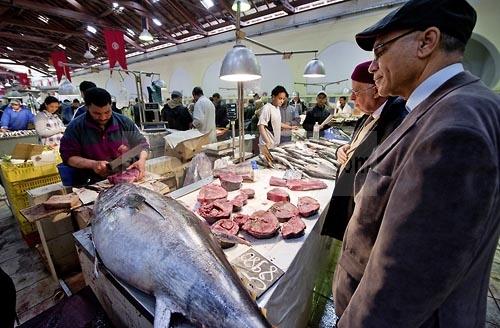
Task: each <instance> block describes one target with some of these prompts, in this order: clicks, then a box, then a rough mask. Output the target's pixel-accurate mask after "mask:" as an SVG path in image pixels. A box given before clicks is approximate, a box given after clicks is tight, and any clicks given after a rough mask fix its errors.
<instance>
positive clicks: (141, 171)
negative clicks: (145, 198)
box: [127, 159, 146, 181]
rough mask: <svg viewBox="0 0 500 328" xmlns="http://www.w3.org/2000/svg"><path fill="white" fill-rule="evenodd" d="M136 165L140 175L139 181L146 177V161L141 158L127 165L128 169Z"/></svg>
mask: <svg viewBox="0 0 500 328" xmlns="http://www.w3.org/2000/svg"><path fill="white" fill-rule="evenodd" d="M134 167H135V168H136V169H138V170H139V176H138V177H137V181H139V180H141V179H142V178H144V174H145V173H146V161H145V160H141V159H140V160H138V161H137V162H134V163H132V165H130V166H129V167H127V170H130V169H132V168H134Z"/></svg>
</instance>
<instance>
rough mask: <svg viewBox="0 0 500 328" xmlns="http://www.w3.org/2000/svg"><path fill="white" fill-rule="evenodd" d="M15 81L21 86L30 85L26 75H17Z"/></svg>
mask: <svg viewBox="0 0 500 328" xmlns="http://www.w3.org/2000/svg"><path fill="white" fill-rule="evenodd" d="M17 80H18V81H19V83H21V85H24V86H28V85H30V84H31V81H30V79H29V78H28V74H26V73H17Z"/></svg>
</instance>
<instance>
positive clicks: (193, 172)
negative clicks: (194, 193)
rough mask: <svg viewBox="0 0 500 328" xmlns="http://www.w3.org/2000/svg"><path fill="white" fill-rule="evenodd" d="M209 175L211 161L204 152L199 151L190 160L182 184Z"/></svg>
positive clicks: (193, 181) (185, 184)
mask: <svg viewBox="0 0 500 328" xmlns="http://www.w3.org/2000/svg"><path fill="white" fill-rule="evenodd" d="M211 175H212V162H211V161H210V159H209V158H208V157H207V155H205V153H199V154H198V155H196V156H195V157H193V159H192V160H191V164H190V165H189V168H188V169H187V171H186V178H185V179H184V184H183V186H187V185H190V184H192V183H195V182H196V181H200V180H202V179H205V178H207V177H209V176H211Z"/></svg>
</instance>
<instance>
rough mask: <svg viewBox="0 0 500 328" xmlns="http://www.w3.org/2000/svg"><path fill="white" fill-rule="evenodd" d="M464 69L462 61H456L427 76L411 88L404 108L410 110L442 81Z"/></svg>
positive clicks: (441, 83)
mask: <svg viewBox="0 0 500 328" xmlns="http://www.w3.org/2000/svg"><path fill="white" fill-rule="evenodd" d="M463 71H464V66H463V65H462V63H456V64H452V65H449V66H446V67H445V68H442V69H441V70H439V71H437V72H436V73H434V74H432V75H431V76H429V77H428V78H427V79H425V81H424V82H422V83H420V85H419V86H418V87H417V88H416V89H415V90H413V92H412V93H411V95H410V97H408V100H407V101H406V109H407V110H408V111H409V112H411V111H412V110H413V109H415V107H417V106H418V105H420V103H421V102H422V101H424V100H425V99H426V98H427V97H429V96H430V95H431V94H432V93H433V92H434V91H436V89H437V88H439V87H440V86H441V85H443V83H445V82H446V81H448V80H449V79H451V78H452V77H454V76H455V75H457V74H458V73H461V72H463Z"/></svg>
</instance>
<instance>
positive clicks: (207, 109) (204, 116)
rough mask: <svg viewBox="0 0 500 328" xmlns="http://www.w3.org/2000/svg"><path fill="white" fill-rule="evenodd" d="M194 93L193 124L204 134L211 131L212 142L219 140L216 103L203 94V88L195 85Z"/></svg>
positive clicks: (210, 138)
mask: <svg viewBox="0 0 500 328" xmlns="http://www.w3.org/2000/svg"><path fill="white" fill-rule="evenodd" d="M192 94H193V98H194V101H195V104H194V110H193V126H194V127H195V128H197V129H198V130H199V131H200V132H201V133H203V134H206V133H210V134H209V140H210V142H217V133H216V127H215V106H214V104H213V103H212V102H211V101H210V99H208V98H207V97H205V96H204V95H203V90H202V89H201V88H200V87H194V89H193V93H192Z"/></svg>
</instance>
